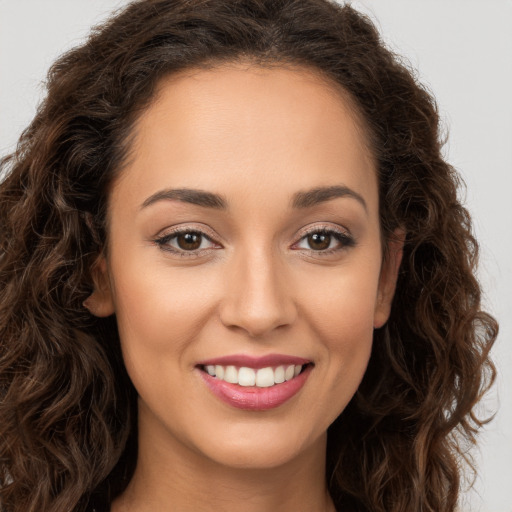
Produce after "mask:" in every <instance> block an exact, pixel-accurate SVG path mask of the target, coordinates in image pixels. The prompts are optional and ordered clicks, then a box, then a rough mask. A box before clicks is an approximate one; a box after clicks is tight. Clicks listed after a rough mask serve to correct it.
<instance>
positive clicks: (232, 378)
mask: <svg viewBox="0 0 512 512" xmlns="http://www.w3.org/2000/svg"><path fill="white" fill-rule="evenodd" d="M224 380H225V381H226V382H230V383H231V384H238V371H237V369H236V368H235V367H234V366H226V371H225V372H224Z"/></svg>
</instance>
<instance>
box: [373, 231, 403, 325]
mask: <svg viewBox="0 0 512 512" xmlns="http://www.w3.org/2000/svg"><path fill="white" fill-rule="evenodd" d="M404 242H405V231H404V230H403V229H401V228H398V229H396V230H395V231H394V232H393V235H392V236H391V237H390V239H389V240H388V243H387V251H386V255H385V257H384V261H383V262H382V268H381V272H380V277H379V289H378V294H377V303H376V305H375V315H374V320H373V326H374V328H375V329H378V328H380V327H382V326H383V325H384V324H385V323H386V322H387V321H388V318H389V315H390V313H391V304H392V302H393V297H394V295H395V289H396V282H397V279H398V271H399V270H400V263H401V262H402V256H403V248H404Z"/></svg>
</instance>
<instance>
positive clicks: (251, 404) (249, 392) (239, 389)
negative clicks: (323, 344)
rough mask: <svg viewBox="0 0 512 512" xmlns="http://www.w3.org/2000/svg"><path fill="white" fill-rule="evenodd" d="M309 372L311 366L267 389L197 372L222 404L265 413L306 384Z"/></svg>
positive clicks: (282, 402) (288, 398)
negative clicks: (241, 384) (230, 381)
mask: <svg viewBox="0 0 512 512" xmlns="http://www.w3.org/2000/svg"><path fill="white" fill-rule="evenodd" d="M311 370H312V365H308V366H307V367H306V368H305V369H304V371H303V372H302V373H300V374H299V375H297V377H294V378H293V379H291V380H288V381H285V382H283V383H282V384H274V385H273V386H270V387H268V388H257V387H255V386H250V387H244V386H240V385H238V384H231V383H229V382H226V381H224V380H221V379H217V378H215V377H212V376H211V375H209V374H208V373H206V372H205V371H203V370H198V371H199V372H200V374H201V377H202V378H203V380H204V382H205V383H206V385H207V386H208V388H209V389H210V391H211V392H212V393H213V394H214V395H215V396H217V397H218V398H220V399H221V400H222V401H223V402H224V403H226V404H228V405H231V406H232V407H236V408H237V409H247V410H251V411H265V410H268V409H274V408H276V407H279V406H280V405H283V404H284V403H285V402H287V401H288V400H290V399H291V398H292V397H294V396H295V395H296V394H297V393H298V392H299V391H300V390H301V389H302V386H304V384H305V383H306V380H307V378H308V377H309V374H310V373H311Z"/></svg>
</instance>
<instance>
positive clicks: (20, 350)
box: [0, 0, 497, 512]
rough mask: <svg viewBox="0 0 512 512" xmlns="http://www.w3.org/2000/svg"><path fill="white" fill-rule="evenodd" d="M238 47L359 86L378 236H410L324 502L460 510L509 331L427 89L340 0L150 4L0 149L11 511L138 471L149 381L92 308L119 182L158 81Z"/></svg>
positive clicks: (61, 83)
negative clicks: (498, 348)
mask: <svg viewBox="0 0 512 512" xmlns="http://www.w3.org/2000/svg"><path fill="white" fill-rule="evenodd" d="M240 59H244V60H247V59H248V60H249V61H251V62H253V63H255V64H258V65H262V66H265V65H278V66H279V65H288V64H291V65H298V66H307V67H308V68H312V69H314V70H316V71H317V73H319V74H321V75H322V76H325V77H327V78H328V79H329V80H331V81H333V82H335V83H337V84H338V85H339V86H341V88H342V89H344V90H345V91H346V93H347V94H348V95H349V96H350V97H351V98H352V100H353V101H354V103H355V105H356V106H357V109H358V111H359V114H360V115H361V116H362V118H363V119H364V121H365V124H366V129H367V132H368V135H369V138H370V140H371V149H372V151H373V154H374V156H375V159H376V162H377V167H378V179H379V191H380V221H381V229H382V236H383V239H384V240H386V239H387V238H389V237H390V236H392V233H393V232H394V230H395V229H396V228H397V227H401V228H403V229H404V230H405V232H406V233H407V236H406V240H405V246H404V257H403V262H402V266H401V271H400V275H399V278H398V284H397V291H396V295H395V298H394V302H393V306H392V312H391V316H390V318H389V321H388V322H387V324H386V325H385V326H384V327H383V328H381V329H378V330H376V331H375V335H374V344H373V349H372V355H371V358H370V362H369V366H368V369H367V372H366V374H365V376H364V379H363V382H362V383H361V385H360V387H359V389H358V391H357V393H356V395H355V396H354V397H353V399H352V401H351V402H350V404H349V405H348V407H347V408H346V409H345V410H344V411H343V413H342V414H341V415H340V417H339V418H338V419H337V420H336V421H335V422H334V423H333V424H332V425H331V426H330V428H329V431H328V452H327V471H326V475H327V479H328V480H327V484H328V487H329V490H330V492H331V496H332V498H333V500H334V502H335V504H336V506H337V507H339V508H340V509H343V510H353V511H361V512H362V511H366V512H370V511H371V512H411V511H422V512H448V511H453V510H454V508H455V506H456V503H457V498H458V494H459V490H460V485H461V482H460V480H461V475H462V468H463V466H464V463H465V462H468V463H469V465H470V461H469V460H468V456H467V446H468V445H471V444H473V443H474V442H475V435H476V434H477V432H478V430H479V429H480V428H481V426H482V425H483V423H484V422H483V420H480V419H478V417H477V416H476V415H475V413H474V407H475V404H476V403H477V402H478V400H479V399H480V398H481V396H482V394H483V393H484V392H485V391H486V390H487V389H488V387H489V386H490V385H491V384H492V381H493V379H494V367H493V365H492V362H491V361H490V359H489V350H490V348H491V346H492V344H493V342H494V340H495V338H496V335H497V323H496V321H495V320H494V319H493V318H492V317H491V316H489V315H488V314H487V313H485V312H483V311H482V309H481V306H480V295H481V290H480V286H479V284H478V281H477V280H476V278H475V271H476V265H477V256H478V244H477V242H476V240H475V239H474V237H473V234H472V228H471V220H470V217H469V214H468V212H467V211H466V210H465V208H464V207H463V206H462V205H461V202H460V201H459V199H458V191H459V189H460V178H459V177H458V175H457V173H456V172H455V170H454V169H453V168H452V167H451V166H450V165H449V164H448V163H447V162H446V161H445V160H444V159H443V157H442V155H441V148H442V145H443V137H442V133H440V129H439V126H440V122H439V116H438V112H437V108H436V104H435V102H434V100H433V98H432V96H431V95H430V94H429V93H428V91H427V90H426V89H425V88H424V87H423V86H422V85H421V84H419V83H418V81H417V79H416V78H415V75H414V73H413V72H411V71H410V70H409V69H408V68H407V66H406V65H404V64H403V63H402V62H401V60H400V59H399V58H398V57H397V56H396V55H394V54H393V53H392V52H391V51H390V50H389V49H387V48H386V46H385V45H384V44H383V42H382V40H381V39H380V36H379V34H378V32H377V30H376V28H375V27H374V26H373V24H372V23H371V21H370V20H368V19H367V18H366V17H365V16H363V15H362V14H360V13H358V12H357V11H356V10H354V9H353V8H351V7H350V6H347V5H344V6H342V5H338V4H336V3H335V2H334V1H331V0H229V1H228V0H140V1H135V2H133V3H131V4H130V5H128V6H127V7H126V8H125V10H123V11H122V12H120V13H117V15H116V16H114V17H113V18H111V19H110V20H109V21H107V22H106V23H105V24H104V25H103V26H100V27H98V28H96V29H94V30H93V32H92V34H91V35H90V37H89V39H88V40H87V41H86V42H85V44H83V45H82V46H80V47H78V48H76V49H73V50H71V51H70V52H68V53H67V54H65V55H64V56H62V57H61V58H60V59H59V60H58V61H57V62H56V63H55V64H54V65H53V67H52V68H51V70H50V72H49V75H48V83H47V87H48V94H47V96H46V99H45V100H44V101H43V102H42V104H41V105H40V107H39V109H38V112H37V115H36V116H35V118H34V120H33V122H32V123H31V125H30V126H29V127H28V128H27V129H26V130H25V131H24V132H23V134H22V136H21V138H20V140H19V143H18V146H17V149H16V151H15V152H14V153H13V154H11V155H9V156H7V157H5V158H4V159H3V160H2V161H1V168H0V171H2V172H5V174H6V177H5V179H4V181H3V183H2V184H1V185H0V225H1V231H0V289H1V292H0V418H1V421H0V504H1V506H0V508H1V510H2V512H40V511H43V510H44V511H52V512H69V511H70V510H74V511H77V512H79V511H83V510H85V508H86V507H87V505H88V503H89V502H90V500H91V499H92V497H94V496H95V495H106V496H107V498H108V499H109V500H111V499H113V498H114V497H115V496H116V495H118V494H119V493H121V492H122V491H123V490H124V488H125V487H126V485H127V483H128V481H129V480H130V477H131V475H132V473H133V470H134V466H135V462H136V452H137V439H136V437H137V431H136V430H137V428H136V420H137V410H136V392H135V390H134V388H133V386H132V385H131V384H130V381H129V378H128V376H127V374H126V370H125V369H124V365H123V362H122V356H121V350H120V344H119V335H118V331H117V326H116V322H115V318H114V317H110V318H106V319H105V318H96V317H93V316H92V315H91V314H90V313H89V312H88V311H87V310H86V309H85V308H84V306H83V302H84V300H85V299H86V298H87V297H88V296H89V295H90V294H91V291H92V282H93V280H92V268H93V266H94V262H95V261H96V258H97V257H98V255H99V254H100V253H101V252H102V250H103V249H104V248H105V247H104V246H105V244H106V240H107V231H108V229H107V228H108V226H107V225H106V216H105V213H106V206H107V201H108V193H109V186H110V184H111V183H112V182H113V180H114V179H115V177H116V175H117V174H118V173H119V172H121V171H122V168H123V163H124V161H125V160H126V158H127V155H128V153H129V149H130V135H131V129H132V127H133V125H134V122H135V120H136V119H137V118H138V116H139V115H140V113H141V112H143V111H144V109H145V108H146V107H147V106H148V105H149V103H150V102H151V100H152V97H153V95H154V91H155V88H156V86H157V85H158V83H159V81H160V80H161V79H162V78H163V77H164V76H167V75H169V74H172V73H175V72H177V71H180V70H183V69H186V68H204V67H212V66H216V65H218V64H220V63H223V62H236V61H239V60H240Z"/></svg>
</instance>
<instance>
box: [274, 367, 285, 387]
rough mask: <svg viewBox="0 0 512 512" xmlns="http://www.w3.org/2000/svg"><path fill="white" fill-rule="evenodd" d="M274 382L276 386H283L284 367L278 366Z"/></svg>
mask: <svg viewBox="0 0 512 512" xmlns="http://www.w3.org/2000/svg"><path fill="white" fill-rule="evenodd" d="M274 382H275V383H276V384H281V383H282V382H284V366H278V367H277V368H276V369H275V370H274Z"/></svg>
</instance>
